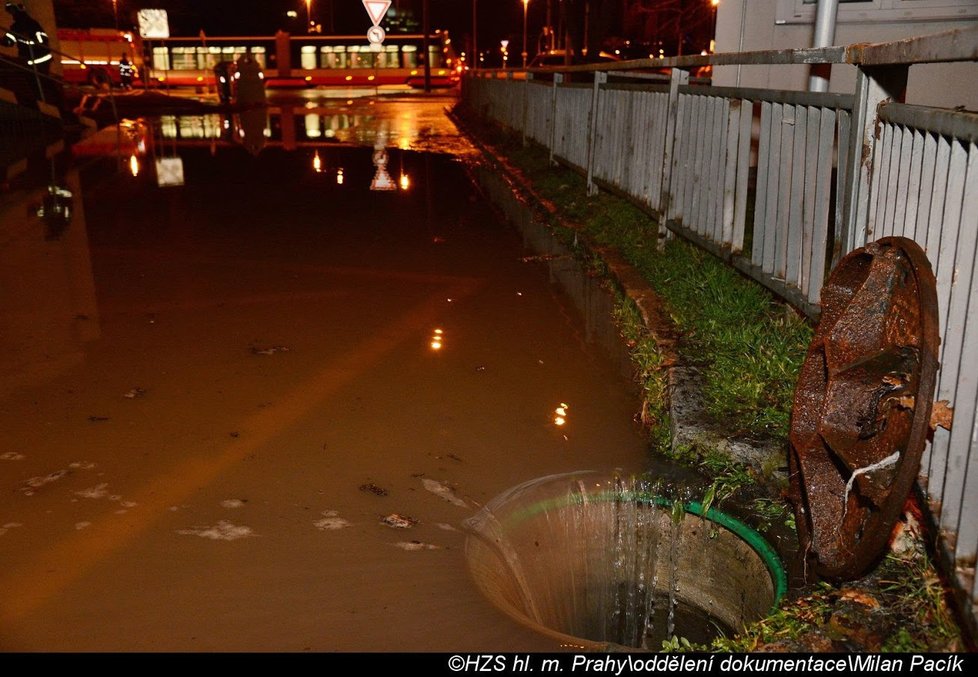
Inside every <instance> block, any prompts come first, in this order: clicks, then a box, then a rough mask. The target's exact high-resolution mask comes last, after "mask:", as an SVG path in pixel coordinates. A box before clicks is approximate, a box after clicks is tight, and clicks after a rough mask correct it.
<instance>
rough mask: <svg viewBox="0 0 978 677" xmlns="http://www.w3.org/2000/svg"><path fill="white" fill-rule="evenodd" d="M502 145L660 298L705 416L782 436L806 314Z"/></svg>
mask: <svg viewBox="0 0 978 677" xmlns="http://www.w3.org/2000/svg"><path fill="white" fill-rule="evenodd" d="M502 144H503V146H504V150H505V152H506V154H507V157H508V158H509V159H510V160H511V161H512V162H513V163H514V164H515V165H516V166H518V167H519V168H520V169H521V171H522V172H524V174H525V176H526V177H527V178H528V179H529V180H530V182H531V183H532V185H533V187H534V189H535V190H536V191H537V192H538V193H539V194H541V195H543V196H544V197H546V198H547V199H549V200H550V201H551V202H553V203H554V204H555V205H557V207H558V209H559V211H560V214H561V216H562V217H563V218H565V219H568V220H569V221H571V222H573V223H576V224H579V225H580V226H581V227H582V229H583V232H584V233H585V235H586V236H587V238H588V239H589V240H590V241H591V242H593V243H595V244H597V245H603V246H613V247H615V248H616V249H617V250H618V251H619V252H621V254H622V256H624V258H625V259H626V260H627V261H628V262H629V263H631V264H632V265H633V266H635V267H636V268H637V269H638V270H639V271H640V272H641V273H642V274H643V275H644V276H645V277H646V278H647V279H648V280H649V282H651V284H652V286H653V287H654V288H655V289H656V291H658V292H659V293H660V294H661V295H662V297H663V298H664V299H665V301H666V303H667V304H668V306H669V309H670V313H671V315H672V318H673V320H674V321H675V322H676V324H677V326H678V328H679V330H680V332H681V335H682V343H681V348H680V349H681V351H682V353H683V355H684V357H685V358H686V359H687V360H688V361H690V362H691V363H694V364H697V365H698V366H700V367H701V369H702V370H703V373H704V375H705V377H706V385H705V391H704V397H705V399H706V404H707V408H708V411H709V413H710V414H711V415H713V416H714V417H716V418H717V419H719V420H722V421H724V422H725V423H727V424H728V425H729V426H730V428H731V433H732V434H735V435H736V434H743V435H747V436H753V437H758V438H763V437H773V438H779V439H786V438H787V434H788V426H789V420H790V412H791V406H792V399H793V394H794V388H795V382H796V380H797V377H798V370H799V369H800V368H801V363H802V361H803V360H804V357H805V352H806V350H807V347H808V344H809V342H810V341H811V338H812V329H811V327H810V326H809V324H808V323H807V321H806V320H805V319H804V318H802V317H801V316H800V315H799V314H797V313H795V312H794V311H792V310H790V309H789V308H787V306H785V305H784V304H783V303H781V302H779V301H778V300H776V298H775V297H774V296H773V295H772V294H771V293H770V292H768V291H767V290H766V289H764V288H763V287H761V286H760V285H758V284H757V283H755V282H754V281H752V280H749V279H747V278H745V277H744V276H743V275H741V274H739V273H738V272H737V271H736V270H735V269H733V268H731V267H730V266H728V265H727V264H725V263H724V262H723V261H721V260H719V259H717V258H716V257H714V256H713V255H712V254H710V253H708V252H706V251H703V250H701V249H699V248H697V247H695V246H693V245H691V244H689V243H687V242H685V241H683V240H681V239H678V238H673V239H671V240H670V241H668V242H667V243H666V245H665V248H664V250H663V251H658V250H657V248H656V242H657V233H658V224H657V223H656V222H655V220H654V219H653V218H652V217H651V216H650V215H648V214H646V213H645V212H643V211H642V210H640V209H639V208H637V207H635V206H634V205H632V204H631V203H629V202H627V201H625V200H622V199H620V198H617V197H615V196H612V195H609V194H607V193H599V194H598V195H595V196H591V197H589V196H587V194H586V186H585V182H584V179H583V178H582V177H580V176H579V175H578V174H577V173H575V172H573V171H571V170H569V169H566V168H564V167H554V166H551V165H550V163H549V159H548V156H547V154H546V152H545V151H543V150H541V149H540V148H537V147H524V146H523V145H522V144H521V143H520V142H519V140H518V139H516V138H514V137H507V136H505V135H503V136H502ZM634 340H636V341H638V339H634ZM639 352H641V350H640V351H639ZM643 372H646V374H647V375H648V374H649V373H652V372H651V371H650V370H645V369H643ZM656 389H657V387H652V388H651V390H653V391H654V390H656Z"/></svg>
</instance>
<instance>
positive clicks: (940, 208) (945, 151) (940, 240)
mask: <svg viewBox="0 0 978 677" xmlns="http://www.w3.org/2000/svg"><path fill="white" fill-rule="evenodd" d="M957 164H958V161H957V160H956V154H955V153H953V149H952V143H951V142H950V141H948V140H947V139H945V138H944V137H941V136H939V137H938V139H937V163H936V167H935V175H934V193H933V199H932V200H931V214H930V220H931V222H932V223H934V224H940V223H941V219H943V218H944V217H945V210H944V208H945V205H947V206H951V203H952V200H951V196H952V195H953V193H954V183H955V181H956V179H955V177H954V172H955V171H960V170H961V168H959V167H957V166H956V165H957ZM931 231H932V232H931V237H929V238H928V248H927V256H928V258H929V259H930V261H931V265H933V267H934V273H935V275H936V276H937V304H938V316H939V318H940V327H941V332H940V333H941V338H942V340H943V341H944V343H943V344H942V346H941V350H940V352H941V364H942V369H941V371H939V372H938V383H937V396H936V399H938V400H943V399H946V400H951V399H952V395H953V393H952V392H950V391H951V384H950V378H951V377H950V376H949V375H948V376H947V377H945V373H946V372H945V371H944V369H945V368H946V367H947V359H946V356H947V321H948V315H947V306H948V302H947V300H949V299H950V297H951V281H952V277H953V270H952V268H953V266H954V250H955V246H956V244H957V242H956V240H957V233H956V232H954V233H951V232H942V231H943V229H942V228H939V227H935V228H932V229H931ZM949 443H950V434H949V433H948V432H947V431H945V430H944V429H943V428H937V430H935V431H934V435H933V440H932V443H931V458H930V472H929V473H928V476H929V477H930V482H929V483H928V488H929V491H930V494H931V497H932V498H933V499H934V500H935V501H937V503H938V504H939V511H938V512H939V515H940V516H939V521H940V523H941V524H945V516H944V514H943V512H944V509H945V507H946V504H945V503H946V502H945V494H944V483H945V479H946V472H947V467H948V465H947V464H948V445H949Z"/></svg>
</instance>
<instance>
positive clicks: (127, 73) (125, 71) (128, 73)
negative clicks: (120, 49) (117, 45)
mask: <svg viewBox="0 0 978 677" xmlns="http://www.w3.org/2000/svg"><path fill="white" fill-rule="evenodd" d="M134 73H135V69H134V68H133V67H132V64H131V63H129V59H128V57H126V55H125V54H123V55H122V58H121V59H119V81H120V82H122V88H123V89H132V76H133V74H134Z"/></svg>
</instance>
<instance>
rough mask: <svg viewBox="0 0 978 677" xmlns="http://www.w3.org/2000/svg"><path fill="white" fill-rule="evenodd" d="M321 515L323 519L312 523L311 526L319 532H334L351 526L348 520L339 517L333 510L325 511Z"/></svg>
mask: <svg viewBox="0 0 978 677" xmlns="http://www.w3.org/2000/svg"><path fill="white" fill-rule="evenodd" d="M322 515H323V518H322V519H321V520H317V521H315V522H313V526H315V527H316V528H317V529H320V530H321V531H335V530H337V529H345V528H346V527H349V526H353V525H352V524H351V523H350V521H349V520H346V519H343V518H342V517H340V514H339V513H338V512H336V511H335V510H326V511H325V512H323V513H322Z"/></svg>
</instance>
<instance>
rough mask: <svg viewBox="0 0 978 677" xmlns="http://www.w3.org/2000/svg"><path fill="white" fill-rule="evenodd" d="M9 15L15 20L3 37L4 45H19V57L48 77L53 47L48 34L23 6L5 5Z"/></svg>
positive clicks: (10, 3) (9, 3)
mask: <svg viewBox="0 0 978 677" xmlns="http://www.w3.org/2000/svg"><path fill="white" fill-rule="evenodd" d="M4 9H6V10H7V14H9V15H10V16H12V17H13V18H14V22H13V23H12V24H10V28H9V29H7V31H6V32H5V33H4V35H3V44H5V45H17V55H18V56H20V58H21V59H23V60H24V61H26V62H27V65H28V66H31V67H32V68H37V70H39V71H40V72H41V73H43V74H45V75H47V73H48V71H49V70H50V69H51V46H50V41H49V39H48V34H47V33H45V32H44V29H43V28H42V27H41V24H39V23H38V22H37V20H36V19H35V18H34V17H32V16H31V15H30V14H28V13H27V10H26V9H25V8H24V6H23V5H18V4H14V3H12V2H8V3H5V5H4Z"/></svg>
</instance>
